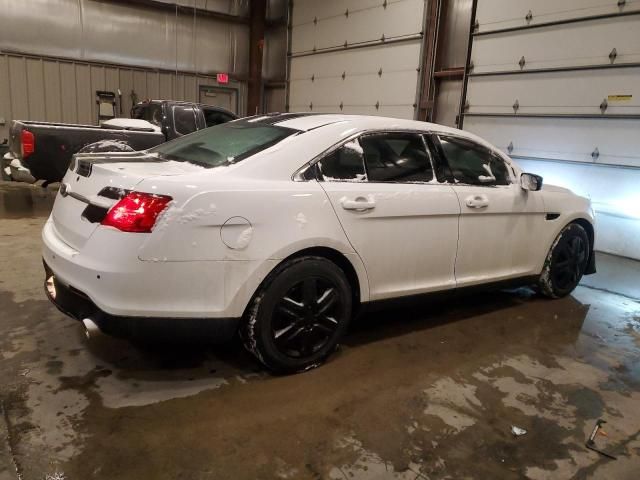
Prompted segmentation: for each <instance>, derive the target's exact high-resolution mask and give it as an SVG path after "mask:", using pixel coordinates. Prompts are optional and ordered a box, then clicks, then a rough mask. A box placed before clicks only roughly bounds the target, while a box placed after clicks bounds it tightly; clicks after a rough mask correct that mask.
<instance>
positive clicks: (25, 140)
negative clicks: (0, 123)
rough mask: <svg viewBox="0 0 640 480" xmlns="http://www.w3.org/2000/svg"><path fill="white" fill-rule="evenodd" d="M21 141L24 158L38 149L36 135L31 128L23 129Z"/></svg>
mask: <svg viewBox="0 0 640 480" xmlns="http://www.w3.org/2000/svg"><path fill="white" fill-rule="evenodd" d="M20 143H21V145H22V158H27V157H28V156H29V155H31V154H32V153H33V152H35V151H36V137H35V135H34V134H33V133H31V132H30V131H29V130H22V132H21V133H20Z"/></svg>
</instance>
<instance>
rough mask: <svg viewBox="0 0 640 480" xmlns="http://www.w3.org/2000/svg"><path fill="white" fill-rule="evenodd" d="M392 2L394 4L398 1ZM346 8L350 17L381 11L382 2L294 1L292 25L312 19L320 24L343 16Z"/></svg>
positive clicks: (360, 0)
mask: <svg viewBox="0 0 640 480" xmlns="http://www.w3.org/2000/svg"><path fill="white" fill-rule="evenodd" d="M392 1H393V2H394V3H395V2H397V1H398V0H392ZM400 1H406V0H400ZM387 3H391V2H387ZM347 8H348V9H349V12H350V15H352V14H354V13H356V12H358V11H360V10H364V9H370V8H380V9H382V2H380V1H379V0H350V1H349V2H348V3H347V2H345V1H344V0H323V1H321V2H318V1H296V2H295V4H294V8H293V15H292V23H293V26H294V27H297V26H299V25H301V24H305V23H312V22H313V20H314V18H316V19H317V20H318V21H319V22H320V21H322V20H324V19H326V18H328V17H332V16H341V15H344V13H345V11H346V9H347Z"/></svg>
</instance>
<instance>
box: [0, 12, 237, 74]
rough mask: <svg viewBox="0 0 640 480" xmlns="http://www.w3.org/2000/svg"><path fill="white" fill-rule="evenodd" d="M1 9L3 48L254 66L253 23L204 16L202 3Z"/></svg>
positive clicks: (173, 65)
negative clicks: (184, 8)
mask: <svg viewBox="0 0 640 480" xmlns="http://www.w3.org/2000/svg"><path fill="white" fill-rule="evenodd" d="M235 3H236V2H233V1H231V2H227V4H228V5H233V4H235ZM230 10H231V9H230ZM0 11H1V12H2V28H0V48H1V49H2V50H4V51H11V52H19V53H27V54H31V55H42V56H50V57H62V58H70V59H73V60H85V61H96V62H104V63H113V64H118V65H130V66H135V67H147V68H158V69H165V70H181V71H188V72H196V73H204V74H212V73H215V72H227V73H229V74H232V75H246V74H247V72H248V62H249V60H248V53H247V52H248V48H249V46H248V41H249V27H248V25H244V24H240V23H231V22H226V21H223V20H218V19H215V18H212V17H208V16H203V15H200V16H198V15H197V12H196V11H195V10H194V11H193V12H192V13H190V14H186V13H179V14H176V13H175V12H174V11H172V10H171V9H165V8H163V9H158V8H153V7H150V6H145V5H142V4H140V5H137V4H135V3H133V2H132V3H131V4H128V3H124V2H122V3H121V2H105V1H95V0H21V1H15V0H0ZM35 32H37V34H36V33H35Z"/></svg>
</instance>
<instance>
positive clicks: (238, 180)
mask: <svg viewBox="0 0 640 480" xmlns="http://www.w3.org/2000/svg"><path fill="white" fill-rule="evenodd" d="M593 221H594V219H593V212H592V209H591V206H590V204H589V201H588V200H587V199H585V198H582V197H579V196H576V195H574V194H572V193H571V192H570V191H568V190H565V189H562V188H558V187H550V186H544V187H542V179H541V178H540V177H538V176H536V175H532V174H527V173H522V172H521V170H520V168H519V167H518V166H517V165H516V164H515V163H514V162H513V161H512V160H511V159H510V158H509V157H507V156H506V155H505V154H503V153H502V152H500V151H498V150H497V149H495V148H494V147H493V146H491V145H490V144H488V143H487V142H485V141H483V140H481V139H480V138H477V137H475V136H473V135H471V134H469V133H466V132H463V131H460V130H455V129H451V128H446V127H442V126H438V125H433V124H428V123H422V122H415V121H408V120H397V119H390V118H380V117H366V116H349V115H319V114H318V115H308V114H306V115H305V114H278V115H267V116H261V117H250V118H247V119H242V120H237V121H234V122H231V123H227V124H223V125H219V126H216V127H212V128H209V129H206V130H201V131H199V132H197V133H194V134H191V135H188V136H185V137H182V138H180V139H178V140H174V141H172V142H169V143H165V144H163V145H160V146H158V147H156V148H153V149H151V150H148V151H146V152H134V153H113V154H87V155H77V156H76V157H75V159H74V161H73V162H72V164H71V166H70V167H69V171H68V172H67V174H66V176H65V177H64V180H63V183H62V185H61V188H60V192H59V193H58V196H57V198H56V201H55V205H54V208H53V212H52V213H51V217H50V218H49V220H48V221H47V223H46V225H45V227H44V231H43V240H44V249H43V257H44V264H45V270H46V277H47V280H46V290H47V293H48V295H49V297H50V299H51V300H52V301H53V302H54V303H55V304H56V305H57V306H58V308H60V309H61V310H62V311H63V312H65V313H67V314H68V315H70V316H72V317H74V318H76V319H79V320H83V322H84V323H85V326H88V327H90V328H99V329H100V330H102V331H103V332H105V333H108V334H113V335H126V336H129V337H137V336H147V335H149V334H153V333H155V334H164V335H165V336H174V335H178V334H179V333H180V332H189V333H190V334H191V335H193V334H195V335H197V336H199V337H200V338H206V339H226V338H229V337H231V336H233V335H234V334H235V333H236V332H238V331H239V332H240V334H241V337H242V338H243V340H244V342H245V345H246V346H247V348H248V349H249V350H250V351H251V352H252V353H254V354H255V356H256V357H257V358H258V359H260V360H261V361H262V362H263V363H264V364H265V365H266V366H267V367H269V368H271V369H274V370H277V371H297V370H304V369H306V368H309V367H311V366H314V365H317V364H318V363H320V362H321V361H322V360H323V359H325V358H326V357H327V355H329V354H330V353H331V352H332V351H333V350H334V349H335V347H336V345H337V343H338V341H339V340H340V337H341V336H342V335H343V334H344V332H345V329H346V328H347V325H348V323H349V320H350V318H351V317H352V315H353V313H354V312H355V311H356V310H358V309H359V308H360V307H361V306H363V305H365V304H367V303H369V302H374V301H379V300H386V299H393V298H398V297H409V296H413V295H420V294H426V293H430V292H436V291H443V290H452V289H460V288H464V287H471V286H477V285H480V284H483V285H484V284H494V285H495V284H498V285H502V284H503V283H505V282H506V283H521V284H522V283H524V284H537V285H538V286H539V289H540V291H541V292H542V293H543V294H545V295H547V296H550V297H561V296H564V295H567V294H568V293H570V292H571V291H572V290H573V289H574V288H575V287H576V285H577V284H578V282H579V281H580V278H581V277H582V275H583V274H585V273H593V272H594V271H595V264H594V255H593V242H594V228H593Z"/></svg>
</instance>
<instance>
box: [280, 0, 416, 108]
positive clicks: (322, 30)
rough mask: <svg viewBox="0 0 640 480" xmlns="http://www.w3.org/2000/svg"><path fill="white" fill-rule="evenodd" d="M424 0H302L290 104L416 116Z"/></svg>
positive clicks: (295, 25) (297, 0) (296, 17)
mask: <svg viewBox="0 0 640 480" xmlns="http://www.w3.org/2000/svg"><path fill="white" fill-rule="evenodd" d="M423 17H424V0H385V1H382V0H379V1H378V0H350V1H337V0H324V1H312V0H294V2H293V6H292V16H291V19H292V20H291V24H292V28H291V41H290V42H291V43H290V50H291V63H290V72H289V99H288V110H289V111H291V112H294V111H303V112H305V111H313V112H338V113H339V112H343V113H359V114H368V115H386V116H391V117H399V118H409V119H411V118H414V112H415V103H416V88H417V85H418V76H419V67H420V54H421V45H422V28H423Z"/></svg>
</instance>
